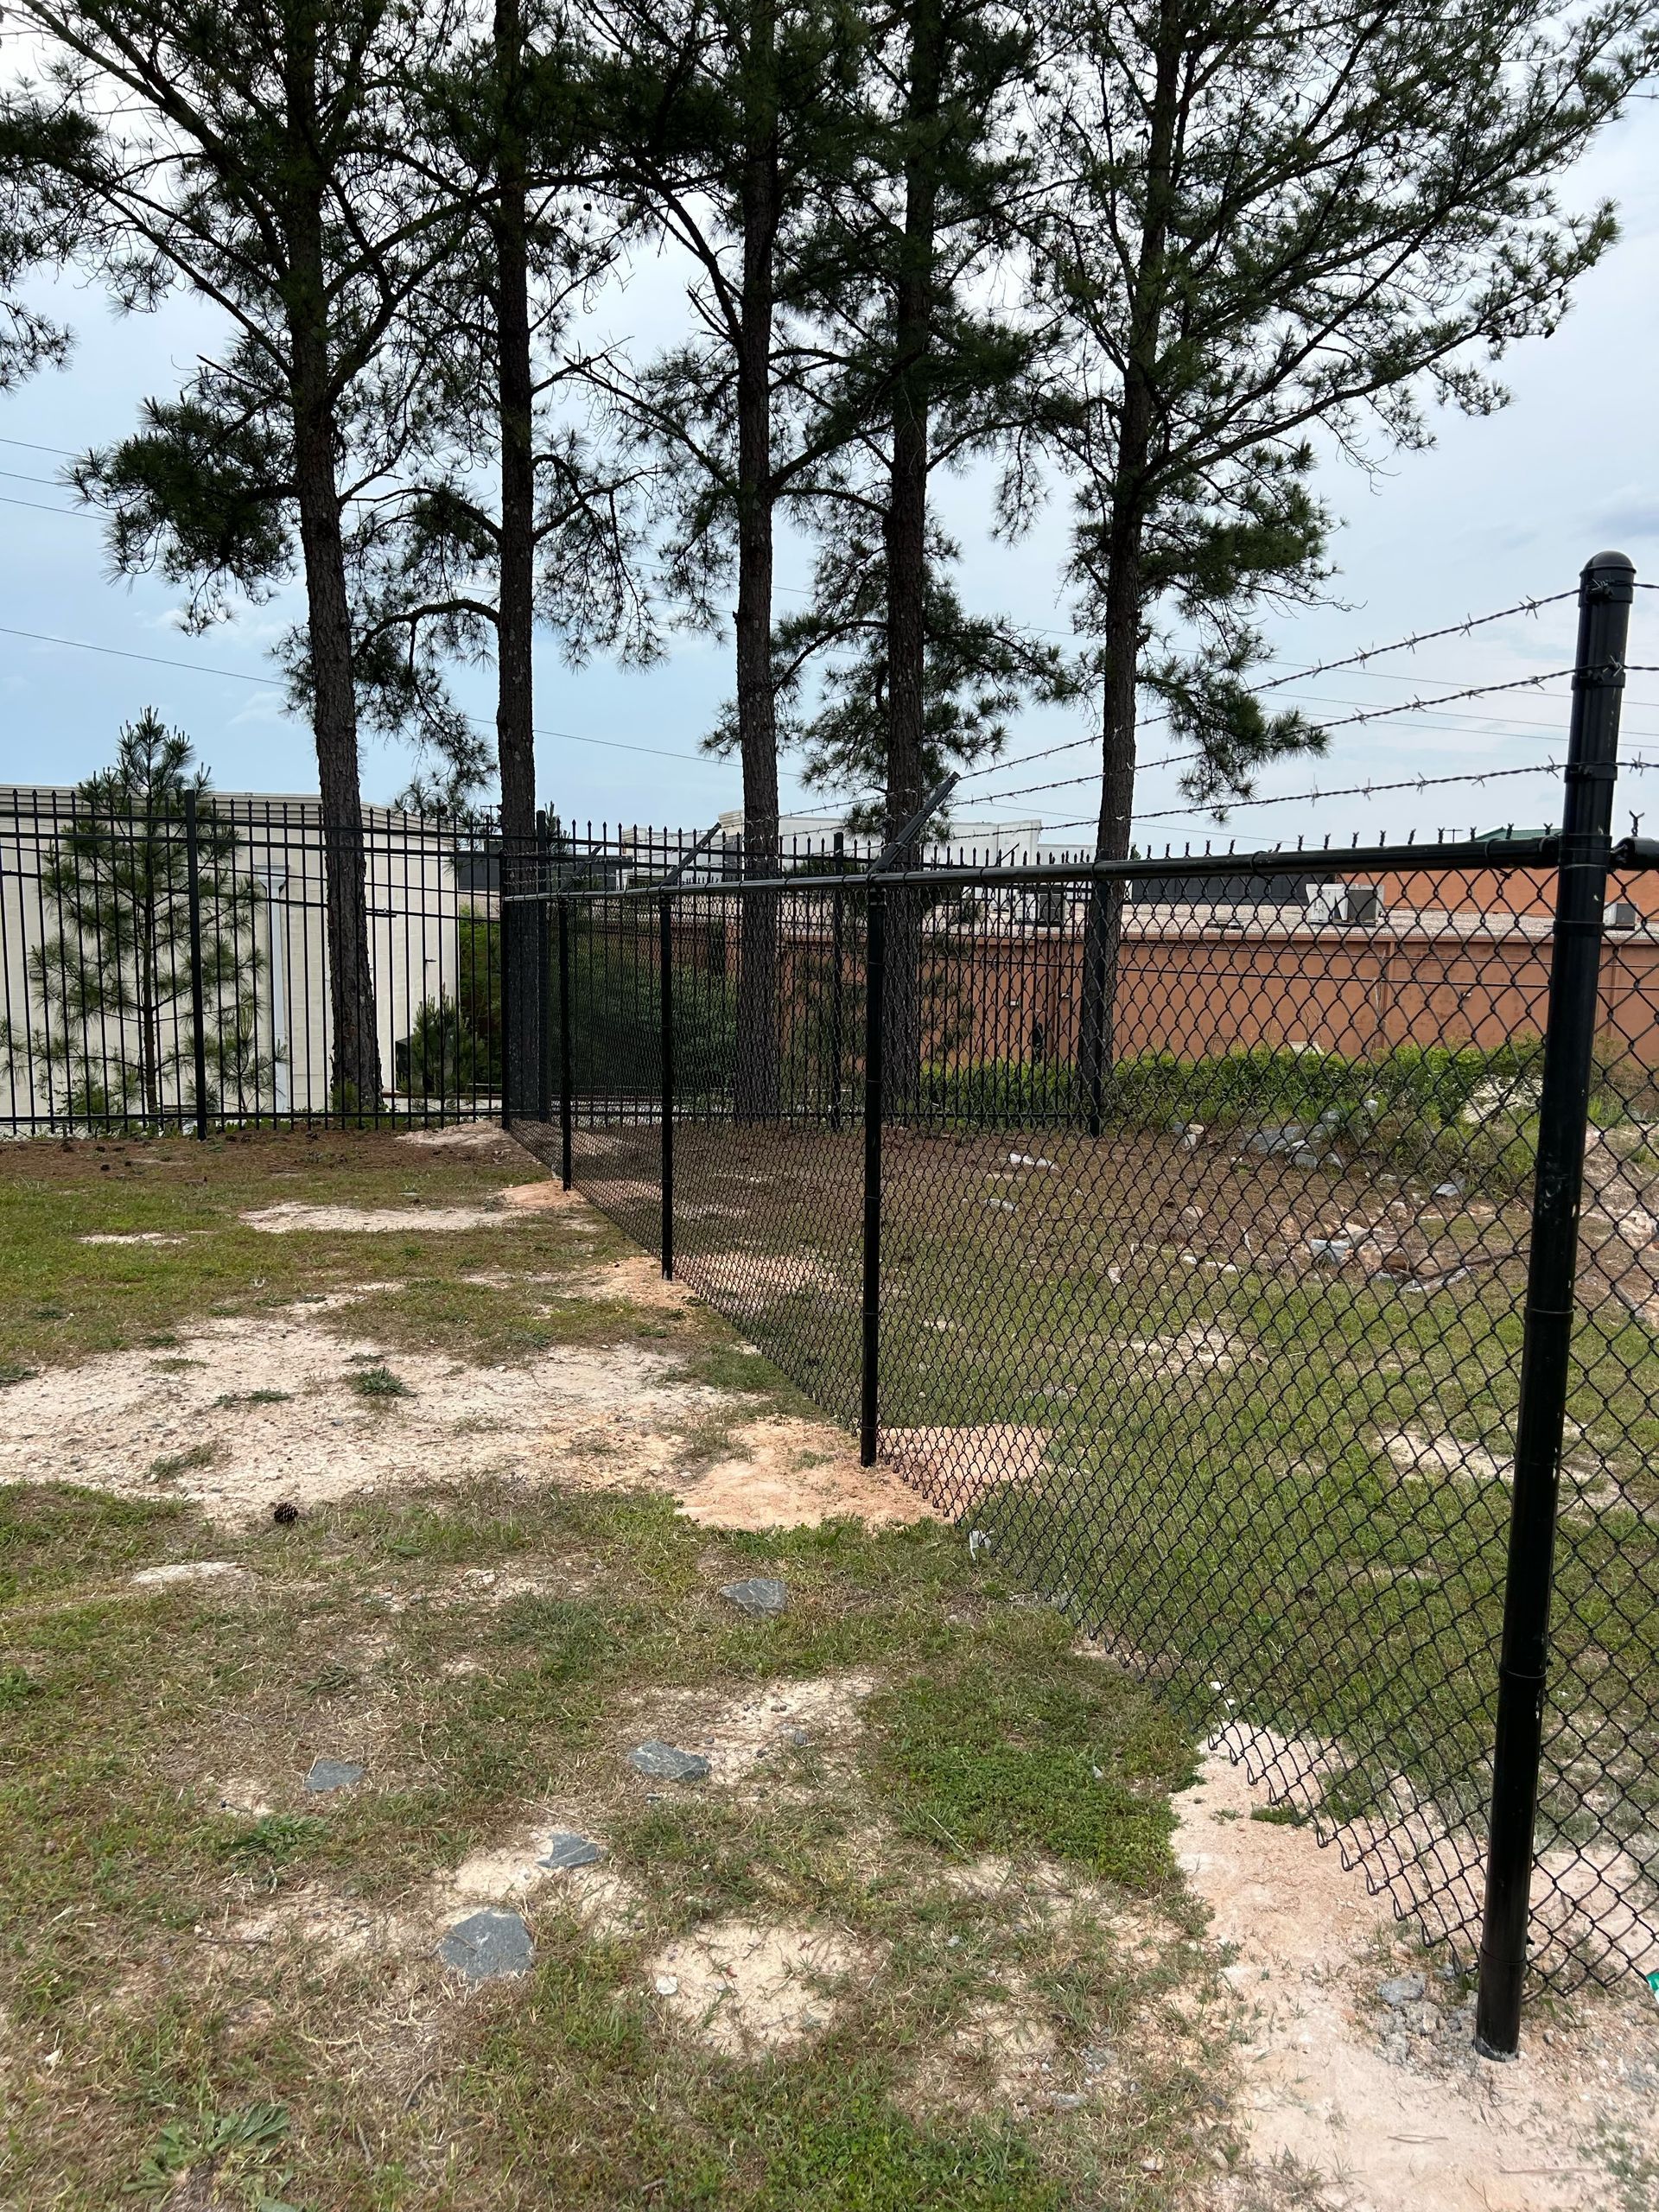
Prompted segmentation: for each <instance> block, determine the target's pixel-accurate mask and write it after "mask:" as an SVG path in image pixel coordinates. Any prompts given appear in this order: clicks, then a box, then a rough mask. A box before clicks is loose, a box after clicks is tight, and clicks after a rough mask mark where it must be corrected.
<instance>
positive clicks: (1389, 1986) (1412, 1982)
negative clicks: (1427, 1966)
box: [1376, 1974, 1425, 2005]
mask: <svg viewBox="0 0 1659 2212" xmlns="http://www.w3.org/2000/svg"><path fill="white" fill-rule="evenodd" d="M1424 1987H1425V1984H1424V1981H1423V1977H1422V1976H1421V1974H1395V1977H1394V1978H1393V1980H1390V1981H1384V1982H1380V1983H1379V1984H1378V1985H1377V1992H1376V1993H1377V1995H1378V1996H1379V1997H1380V1998H1381V1999H1382V2000H1383V2003H1384V2004H1385V2005H1416V2004H1419V2003H1421V1999H1422V1995H1423V1990H1424Z"/></svg>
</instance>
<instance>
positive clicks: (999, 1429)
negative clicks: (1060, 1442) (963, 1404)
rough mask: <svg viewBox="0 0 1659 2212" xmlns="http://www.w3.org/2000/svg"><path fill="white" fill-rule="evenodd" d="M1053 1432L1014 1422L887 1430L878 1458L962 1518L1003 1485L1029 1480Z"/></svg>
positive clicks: (934, 1503) (940, 1506)
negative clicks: (983, 1498) (987, 1495)
mask: <svg viewBox="0 0 1659 2212" xmlns="http://www.w3.org/2000/svg"><path fill="white" fill-rule="evenodd" d="M1053 1433H1054V1432H1053V1431H1052V1429H1048V1428H1031V1427H1025V1426H1023V1425H1022V1424H1021V1423H1020V1422H1018V1421H982V1422H980V1423H978V1424H977V1425H976V1426H972V1427H962V1428H944V1427H923V1428H887V1429H883V1430H882V1432H881V1457H882V1459H884V1460H885V1461H886V1462H887V1465H889V1466H891V1467H892V1468H893V1470H894V1471H895V1472H896V1473H897V1474H898V1475H899V1477H900V1478H901V1479H902V1480H903V1481H905V1482H906V1483H907V1484H909V1485H910V1486H911V1488H912V1489H913V1490H915V1491H919V1493H920V1494H921V1496H922V1497H925V1499H926V1500H927V1502H928V1503H929V1504H930V1505H932V1506H934V1507H937V1508H938V1510H941V1511H943V1512H946V1513H961V1512H965V1511H966V1510H968V1509H969V1507H970V1506H973V1505H976V1504H977V1503H979V1501H980V1500H981V1498H982V1497H985V1496H986V1494H987V1493H988V1491H993V1490H995V1489H997V1488H998V1487H999V1486H1000V1485H1001V1484H1003V1483H1021V1482H1030V1481H1032V1480H1033V1479H1034V1478H1035V1477H1036V1475H1037V1473H1038V1471H1039V1469H1040V1468H1041V1466H1042V1464H1043V1457H1044V1454H1045V1453H1046V1452H1047V1450H1048V1445H1049V1439H1050V1438H1051V1437H1052V1434H1053Z"/></svg>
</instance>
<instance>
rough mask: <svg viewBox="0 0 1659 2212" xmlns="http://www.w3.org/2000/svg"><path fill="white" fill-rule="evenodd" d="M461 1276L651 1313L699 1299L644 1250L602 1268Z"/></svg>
mask: <svg viewBox="0 0 1659 2212" xmlns="http://www.w3.org/2000/svg"><path fill="white" fill-rule="evenodd" d="M574 1225H575V1224H573V1226H574ZM589 1225H591V1226H594V1227H597V1225H598V1224H596V1223H590V1224H589ZM461 1281H463V1282H469V1283H476V1284H477V1285H478V1287H480V1289H481V1290H517V1289H518V1288H520V1287H522V1286H523V1285H524V1284H526V1283H528V1284H530V1285H531V1286H532V1287H535V1288H537V1289H548V1290H556V1291H557V1292H558V1294H559V1295H560V1296H561V1297H563V1298H591V1299H601V1300H605V1299H622V1300H626V1302H627V1303H628V1304H629V1305H630V1306H642V1307H644V1308H645V1309H646V1310H647V1311H648V1312H650V1313H684V1312H685V1311H686V1309H687V1307H688V1306H694V1305H696V1304H697V1303H699V1301H698V1300H697V1298H696V1294H695V1293H694V1292H692V1291H690V1290H688V1289H687V1288H686V1287H685V1285H684V1284H683V1282H669V1281H665V1280H664V1275H663V1270H662V1268H661V1266H660V1265H659V1264H658V1262H657V1261H655V1260H653V1259H652V1258H651V1257H650V1256H649V1255H647V1254H645V1253H644V1252H630V1253H629V1254H628V1255H627V1256H626V1259H621V1260H612V1261H609V1262H607V1263H606V1265H605V1266H603V1267H601V1268H570V1269H567V1270H565V1271H564V1272H563V1273H559V1274H554V1273H552V1272H550V1271H543V1272H540V1273H537V1274H518V1273H515V1272H513V1271H512V1269H510V1268H479V1269H478V1270H477V1271H476V1272H475V1273H474V1274H467V1275H463V1276H462V1277H461Z"/></svg>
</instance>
